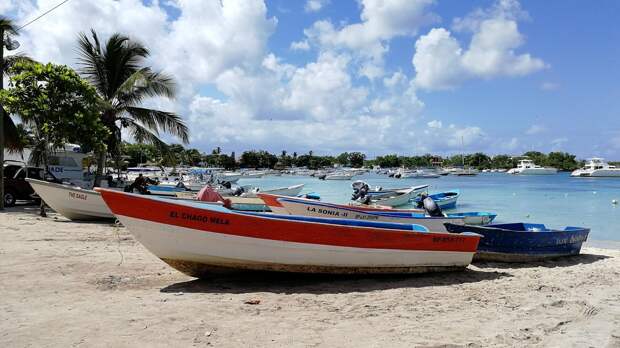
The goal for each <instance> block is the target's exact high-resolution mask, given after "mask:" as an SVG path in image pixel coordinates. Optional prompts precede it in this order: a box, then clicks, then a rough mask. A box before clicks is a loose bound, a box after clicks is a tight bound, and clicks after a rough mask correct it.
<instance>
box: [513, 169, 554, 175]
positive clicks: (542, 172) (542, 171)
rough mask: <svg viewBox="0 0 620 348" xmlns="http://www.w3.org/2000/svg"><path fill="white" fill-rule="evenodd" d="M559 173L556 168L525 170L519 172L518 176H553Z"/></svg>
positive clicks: (517, 172)
mask: <svg viewBox="0 0 620 348" xmlns="http://www.w3.org/2000/svg"><path fill="white" fill-rule="evenodd" d="M557 172H558V170H557V169H555V168H525V169H521V170H517V171H516V173H515V174H518V175H553V174H556V173H557Z"/></svg>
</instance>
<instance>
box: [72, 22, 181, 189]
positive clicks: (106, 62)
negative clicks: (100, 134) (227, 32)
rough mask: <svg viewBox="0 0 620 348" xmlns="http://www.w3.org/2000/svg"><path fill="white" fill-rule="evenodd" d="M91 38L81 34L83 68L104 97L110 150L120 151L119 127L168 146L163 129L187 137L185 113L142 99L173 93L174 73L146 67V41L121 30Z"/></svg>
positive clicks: (139, 139)
mask: <svg viewBox="0 0 620 348" xmlns="http://www.w3.org/2000/svg"><path fill="white" fill-rule="evenodd" d="M91 35H92V39H91V38H89V37H88V36H86V34H84V33H81V34H80V35H79V39H78V48H79V55H80V56H79V60H78V63H79V64H80V65H81V70H80V72H81V73H82V75H83V76H84V77H85V78H86V79H87V80H88V81H90V83H91V84H92V85H93V86H94V87H95V89H96V90H97V92H98V94H99V96H100V97H101V99H102V100H103V105H102V112H101V121H102V122H103V123H104V124H105V125H106V126H107V127H108V129H110V133H111V136H110V138H109V139H108V141H107V145H108V152H109V153H111V154H113V155H115V156H118V155H120V144H121V128H126V129H128V130H129V132H130V134H131V135H132V136H133V139H134V140H135V141H137V142H140V143H142V142H146V143H151V144H154V145H156V146H158V147H160V148H164V149H165V148H166V145H165V143H164V142H163V141H162V140H161V139H160V138H159V132H160V131H163V132H167V133H170V134H172V135H174V136H176V137H178V138H179V139H180V140H181V141H182V142H183V143H185V144H187V143H188V142H189V131H188V129H187V126H186V125H185V123H184V122H183V120H182V118H181V116H179V115H177V114H175V113H172V112H166V111H160V110H155V109H149V108H144V107H142V106H141V103H142V101H144V99H145V98H149V97H166V98H170V99H173V98H174V96H175V83H174V81H173V79H172V78H171V77H169V76H168V75H165V74H163V73H161V72H156V71H153V70H152V69H151V68H149V67H146V66H144V61H145V59H146V58H147V57H148V56H149V55H150V53H149V50H148V49H147V48H146V47H144V46H143V45H142V44H140V43H138V42H136V41H132V40H131V39H129V38H128V37H127V36H124V35H121V34H118V33H116V34H114V35H112V36H111V37H110V38H109V39H108V41H107V42H106V43H105V46H102V45H101V43H100V41H99V37H98V36H97V33H96V32H95V31H94V30H91ZM105 159H106V153H105V152H103V153H101V154H99V156H98V161H97V180H96V184H99V179H100V176H101V174H103V166H104V164H105Z"/></svg>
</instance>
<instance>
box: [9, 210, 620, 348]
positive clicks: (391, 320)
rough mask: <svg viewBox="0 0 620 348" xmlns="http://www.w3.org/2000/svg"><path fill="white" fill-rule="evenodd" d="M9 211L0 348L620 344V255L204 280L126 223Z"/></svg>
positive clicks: (590, 253)
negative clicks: (144, 242)
mask: <svg viewBox="0 0 620 348" xmlns="http://www.w3.org/2000/svg"><path fill="white" fill-rule="evenodd" d="M37 211H38V209H37V208H36V207H32V206H30V207H16V208H11V209H8V210H7V211H6V212H3V213H0V296H1V297H0V313H1V314H0V346H2V347H27V346H35V347H47V346H62V347H69V346H73V347H76V346H110V347H111V346H113V347H123V346H145V347H146V346H148V347H155V346H161V347H165V346H184V347H187V346H217V347H228V346H231V347H243V346H282V347H284V346H286V347H310V346H331V347H342V346H355V347H359V346H369V347H379V346H383V347H393V346H407V347H412V346H419V347H488V346H506V347H513V346H539V347H620V251H617V250H608V249H599V248H584V249H583V250H582V255H580V256H578V257H574V258H570V259H563V260H559V261H548V262H541V263H535V264H527V265H526V264H519V265H503V264H498V263H481V264H476V265H471V266H470V267H469V268H468V269H467V270H466V271H464V272H456V273H444V274H430V275H416V276H388V277H386V276H381V277H350V276H348V277H340V276H309V275H290V274H275V275H274V274H271V275H265V274H260V275H256V274H254V275H247V274H246V275H235V276H225V277H222V276H220V277H216V278H211V279H206V280H196V279H194V278H190V277H188V276H185V275H183V274H181V273H179V272H177V271H175V270H174V269H172V268H170V267H169V266H167V265H166V264H164V263H163V262H162V261H160V260H159V259H157V258H156V257H155V256H153V255H152V254H150V253H149V252H148V251H147V250H146V249H145V248H144V247H142V246H141V245H140V244H139V243H137V242H136V241H135V240H134V239H133V238H132V236H131V234H130V233H129V232H128V231H127V230H126V229H125V228H123V227H122V226H117V225H114V224H111V223H75V222H70V221H68V220H66V219H65V218H63V217H61V216H60V215H57V214H54V213H50V214H49V217H48V218H40V217H38V216H37V214H36V213H37Z"/></svg>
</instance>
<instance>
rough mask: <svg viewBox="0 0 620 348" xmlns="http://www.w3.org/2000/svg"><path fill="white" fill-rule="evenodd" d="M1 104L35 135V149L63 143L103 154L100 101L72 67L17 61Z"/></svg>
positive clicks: (0, 98)
mask: <svg viewBox="0 0 620 348" xmlns="http://www.w3.org/2000/svg"><path fill="white" fill-rule="evenodd" d="M0 101H1V102H2V104H3V105H4V107H5V108H6V109H7V111H8V112H9V113H11V114H12V115H16V116H17V117H18V118H19V119H20V120H21V122H22V123H23V124H24V125H25V126H26V127H28V128H29V129H30V130H31V131H32V132H33V133H34V134H33V135H34V136H33V139H34V140H35V141H36V142H37V144H36V145H35V148H37V149H38V150H39V153H45V152H46V151H47V149H48V147H51V148H52V149H55V148H62V147H64V144H65V143H75V144H79V145H81V146H82V147H83V148H84V149H85V150H95V151H102V150H104V149H105V143H104V139H105V138H106V137H107V136H108V135H109V131H108V130H107V129H106V128H105V127H104V125H103V124H102V123H101V121H100V119H99V108H100V103H101V100H100V99H99V98H98V96H97V93H96V92H95V90H94V89H93V88H92V87H91V86H90V85H89V84H88V82H86V81H84V80H83V79H82V78H80V76H79V75H78V74H77V73H76V72H75V71H73V70H72V69H71V68H69V67H67V66H64V65H55V64H51V63H49V64H45V65H43V64H39V63H35V62H18V63H16V64H15V65H13V66H12V67H11V68H10V82H9V88H8V89H6V90H4V91H2V92H0Z"/></svg>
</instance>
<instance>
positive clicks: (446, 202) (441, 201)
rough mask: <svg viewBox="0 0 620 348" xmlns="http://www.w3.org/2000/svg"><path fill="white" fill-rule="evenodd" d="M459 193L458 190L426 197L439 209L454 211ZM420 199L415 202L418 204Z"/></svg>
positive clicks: (417, 198)
mask: <svg viewBox="0 0 620 348" xmlns="http://www.w3.org/2000/svg"><path fill="white" fill-rule="evenodd" d="M460 195H461V193H460V192H459V190H452V191H447V192H440V193H433V194H432V195H428V196H429V197H430V198H432V199H433V200H434V201H435V203H437V205H438V206H439V207H440V208H441V209H445V210H450V209H456V201H457V199H458V198H459V196H460ZM419 201H420V197H416V198H415V202H416V203H417V202H419Z"/></svg>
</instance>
